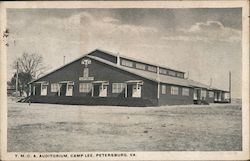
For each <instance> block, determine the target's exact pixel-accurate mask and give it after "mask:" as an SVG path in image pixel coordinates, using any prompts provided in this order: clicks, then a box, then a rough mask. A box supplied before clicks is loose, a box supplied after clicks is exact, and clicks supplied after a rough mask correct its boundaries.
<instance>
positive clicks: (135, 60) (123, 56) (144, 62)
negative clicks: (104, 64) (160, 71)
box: [90, 49, 185, 73]
mask: <svg viewBox="0 0 250 161" xmlns="http://www.w3.org/2000/svg"><path fill="white" fill-rule="evenodd" d="M95 51H100V52H102V53H104V54H108V55H111V56H114V57H117V56H118V55H119V57H120V58H124V59H127V60H131V61H134V62H138V63H142V64H148V65H152V66H156V67H160V68H164V69H169V70H172V71H176V72H180V73H185V72H183V71H180V70H176V69H173V68H170V67H167V66H164V65H156V64H153V63H151V62H147V61H145V60H139V59H135V58H131V57H129V56H125V55H120V53H117V54H116V53H113V52H109V51H105V50H102V49H96V50H95ZM90 54H91V53H90Z"/></svg>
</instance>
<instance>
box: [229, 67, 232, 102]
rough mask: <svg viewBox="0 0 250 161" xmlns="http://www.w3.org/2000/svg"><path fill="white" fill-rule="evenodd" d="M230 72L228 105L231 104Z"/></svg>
mask: <svg viewBox="0 0 250 161" xmlns="http://www.w3.org/2000/svg"><path fill="white" fill-rule="evenodd" d="M231 90H232V89H231V71H229V103H231V101H232V100H231Z"/></svg>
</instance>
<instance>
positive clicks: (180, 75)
mask: <svg viewBox="0 0 250 161" xmlns="http://www.w3.org/2000/svg"><path fill="white" fill-rule="evenodd" d="M176 76H177V77H179V78H184V75H183V73H176Z"/></svg>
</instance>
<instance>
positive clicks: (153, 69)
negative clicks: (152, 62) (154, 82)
mask: <svg viewBox="0 0 250 161" xmlns="http://www.w3.org/2000/svg"><path fill="white" fill-rule="evenodd" d="M156 70H157V69H156V67H153V66H148V71H151V72H156Z"/></svg>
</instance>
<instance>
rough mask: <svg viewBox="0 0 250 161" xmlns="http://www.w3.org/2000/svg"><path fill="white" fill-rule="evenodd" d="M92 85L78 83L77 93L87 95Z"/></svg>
mask: <svg viewBox="0 0 250 161" xmlns="http://www.w3.org/2000/svg"><path fill="white" fill-rule="evenodd" d="M91 88H92V84H91V83H80V84H79V92H83V93H88V92H90V91H91Z"/></svg>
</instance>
